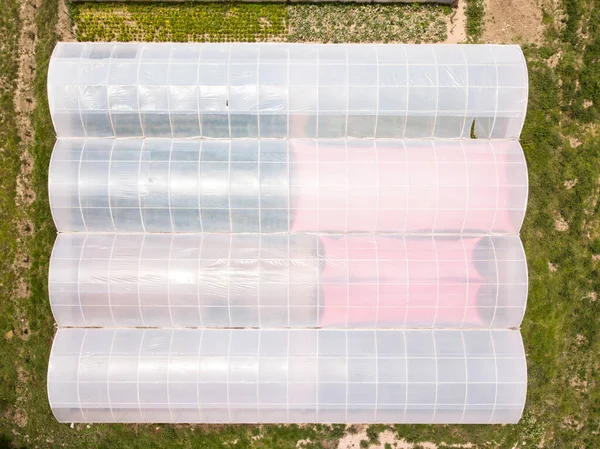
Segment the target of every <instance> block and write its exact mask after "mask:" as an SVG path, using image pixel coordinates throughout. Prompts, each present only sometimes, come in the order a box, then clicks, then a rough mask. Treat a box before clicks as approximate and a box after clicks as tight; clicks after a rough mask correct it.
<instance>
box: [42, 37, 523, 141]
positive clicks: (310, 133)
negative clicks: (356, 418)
mask: <svg viewBox="0 0 600 449" xmlns="http://www.w3.org/2000/svg"><path fill="white" fill-rule="evenodd" d="M527 83H528V80H527V68H526V65H525V60H524V57H523V53H522V51H521V49H520V47H519V46H516V45H391V44H386V45H374V44H367V45H356V44H354V45H347V44H346V45H331V44H329V45H315V44H156V43H154V44H152V43H147V44H142V43H130V44H122V43H59V44H58V45H57V46H56V49H55V50H54V53H53V54H52V58H51V61H50V68H49V76H48V95H49V103H50V111H51V115H52V118H53V122H54V127H55V129H56V132H57V134H58V135H59V136H66V137H75V136H80V137H109V136H116V137H200V136H202V137H210V138H214V137H217V138H237V137H260V138H265V137H276V138H285V137H299V138H340V137H341V138H344V137H361V138H375V137H382V138H431V137H433V138H456V137H462V138H468V137H469V136H470V133H471V128H472V127H474V132H475V134H476V135H477V137H480V138H517V137H518V136H519V134H520V132H521V128H522V126H523V121H524V117H525V112H526V108H527V85H528V84H527Z"/></svg>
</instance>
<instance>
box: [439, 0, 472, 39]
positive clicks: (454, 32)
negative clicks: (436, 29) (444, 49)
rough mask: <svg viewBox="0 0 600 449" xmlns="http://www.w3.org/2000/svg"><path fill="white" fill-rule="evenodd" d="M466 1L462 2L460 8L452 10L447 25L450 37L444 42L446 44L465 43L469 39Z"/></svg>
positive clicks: (462, 0)
mask: <svg viewBox="0 0 600 449" xmlns="http://www.w3.org/2000/svg"><path fill="white" fill-rule="evenodd" d="M466 4H467V2H466V0H460V1H459V3H458V8H456V9H454V10H452V14H450V19H449V20H448V23H447V33H448V37H447V39H446V40H445V41H444V43H446V44H460V43H461V42H464V40H465V39H466V37H467V33H466V25H467V16H466V15H465V8H466Z"/></svg>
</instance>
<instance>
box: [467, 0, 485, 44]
mask: <svg viewBox="0 0 600 449" xmlns="http://www.w3.org/2000/svg"><path fill="white" fill-rule="evenodd" d="M464 1H466V2H467V7H466V9H465V15H466V16H467V25H466V32H467V42H468V43H470V44H476V43H479V41H480V40H481V36H482V35H483V27H484V16H485V0H464Z"/></svg>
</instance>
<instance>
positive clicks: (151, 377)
mask: <svg viewBox="0 0 600 449" xmlns="http://www.w3.org/2000/svg"><path fill="white" fill-rule="evenodd" d="M526 369H527V368H526V363H525V354H524V350H523V344H522V341H521V336H520V334H519V332H518V331H510V330H494V331H458V330H438V331H431V330H410V331H397V330H377V331H373V330H314V329H310V330H258V329H249V330H240V329H237V330H224V329H220V330H193V329H187V330H168V329H117V330H110V329H59V330H58V332H57V334H56V337H55V340H54V345H53V348H52V352H51V354H50V364H49V369H48V395H49V399H50V406H51V408H52V411H53V412H54V415H55V416H56V418H57V419H58V420H59V421H60V422H67V423H69V422H185V423H187V422H218V423H255V422H264V423H271V422H277V423H287V422H295V423H312V422H322V423H330V422H332V423H336V422H337V423H373V422H379V423H405V422H406V423H516V422H517V421H518V419H519V418H520V416H521V413H522V410H523V406H524V403H525V395H526V388H527V373H526Z"/></svg>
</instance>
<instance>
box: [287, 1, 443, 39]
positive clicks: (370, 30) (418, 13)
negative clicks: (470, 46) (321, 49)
mask: <svg viewBox="0 0 600 449" xmlns="http://www.w3.org/2000/svg"><path fill="white" fill-rule="evenodd" d="M447 14H450V8H449V7H439V6H434V5H418V4H415V5H400V4H348V3H345V4H340V3H331V4H315V5H310V4H293V5H290V6H289V7H288V22H289V28H290V32H289V35H288V36H287V40H288V41H290V42H333V43H340V42H384V43H389V42H403V43H408V42H414V43H421V42H441V41H443V40H445V39H446V35H447V30H446V21H445V15H447Z"/></svg>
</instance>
